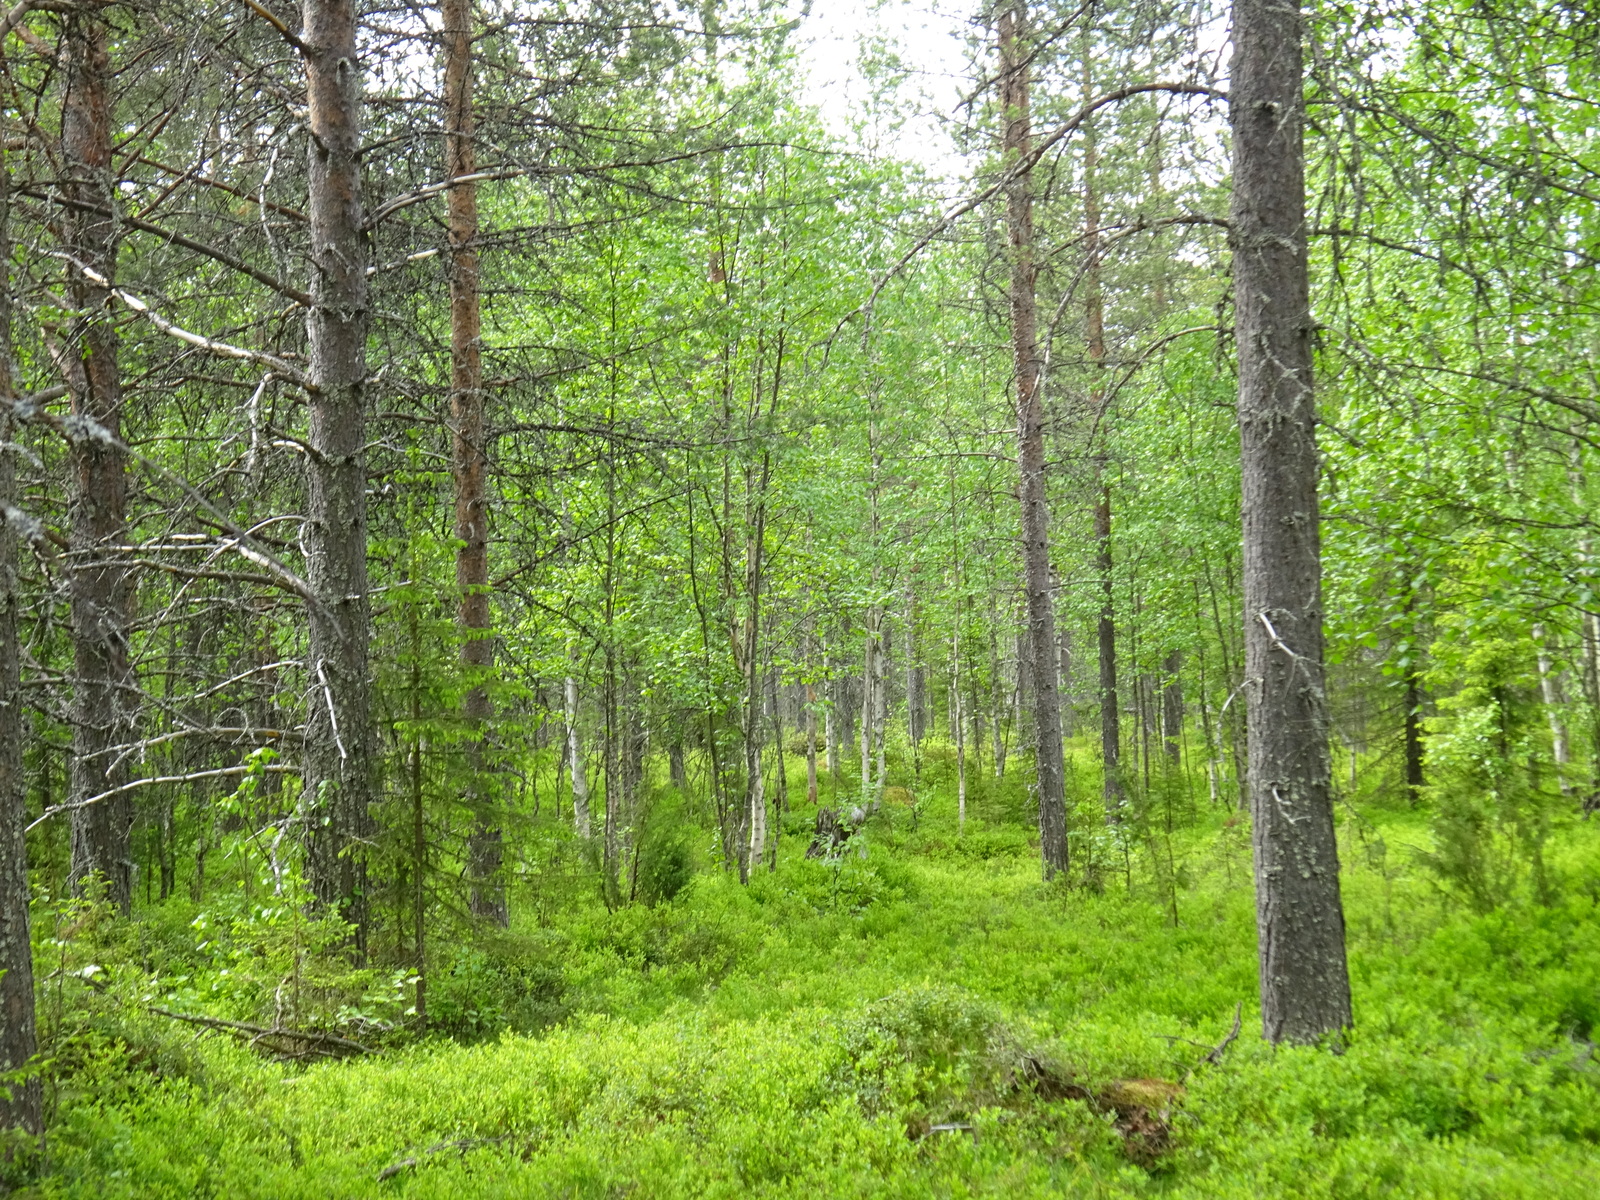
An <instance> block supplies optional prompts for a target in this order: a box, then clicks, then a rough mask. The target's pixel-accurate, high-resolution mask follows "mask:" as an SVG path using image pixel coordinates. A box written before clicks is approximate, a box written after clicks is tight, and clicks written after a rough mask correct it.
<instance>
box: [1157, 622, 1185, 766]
mask: <svg viewBox="0 0 1600 1200" xmlns="http://www.w3.org/2000/svg"><path fill="white" fill-rule="evenodd" d="M1162 668H1163V669H1164V670H1165V671H1166V673H1167V682H1166V683H1165V685H1163V687H1162V688H1161V736H1162V738H1163V740H1164V741H1165V742H1166V749H1167V763H1168V764H1169V765H1170V766H1172V767H1173V768H1176V767H1177V766H1178V765H1179V764H1180V763H1181V762H1182V761H1183V680H1182V678H1180V675H1179V672H1181V671H1182V670H1183V651H1181V650H1169V651H1168V652H1167V661H1166V662H1165V663H1163V664H1162Z"/></svg>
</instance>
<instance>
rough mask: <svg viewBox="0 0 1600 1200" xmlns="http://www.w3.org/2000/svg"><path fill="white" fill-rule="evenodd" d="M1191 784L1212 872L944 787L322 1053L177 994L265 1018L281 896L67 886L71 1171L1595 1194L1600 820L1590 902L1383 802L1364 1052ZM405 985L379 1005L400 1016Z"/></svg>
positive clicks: (363, 1181)
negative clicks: (1110, 880)
mask: <svg viewBox="0 0 1600 1200" xmlns="http://www.w3.org/2000/svg"><path fill="white" fill-rule="evenodd" d="M1085 757H1086V756H1085ZM1191 802H1195V803H1197V804H1198V806H1199V808H1200V809H1201V813H1202V815H1201V816H1200V818H1199V819H1198V820H1196V821H1193V822H1190V821H1188V820H1185V821H1184V822H1183V824H1184V826H1185V828H1184V829H1183V830H1182V831H1181V832H1179V833H1177V834H1175V835H1174V836H1173V837H1172V838H1171V840H1170V842H1168V843H1167V844H1166V845H1165V846H1164V847H1163V854H1162V858H1163V859H1165V860H1166V861H1168V862H1170V863H1171V864H1172V867H1173V869H1174V870H1175V872H1176V880H1177V882H1176V885H1174V884H1173V882H1172V881H1171V880H1170V879H1168V878H1166V877H1164V876H1162V875H1161V874H1160V873H1159V872H1157V871H1155V870H1153V869H1152V864H1153V863H1154V862H1155V861H1156V860H1155V859H1154V858H1152V857H1148V856H1143V855H1141V856H1139V857H1137V858H1134V859H1132V860H1130V861H1133V862H1134V864H1135V865H1134V867H1133V872H1132V875H1131V878H1129V879H1121V878H1119V879H1118V880H1117V882H1116V883H1115V884H1113V885H1111V886H1108V888H1107V889H1106V891H1105V892H1104V893H1103V894H1100V895H1095V894H1091V893H1085V892H1084V891H1082V890H1081V889H1070V888H1064V887H1059V886H1055V885H1046V884H1042V883H1041V882H1040V881H1039V875H1038V867H1037V848H1036V843H1037V839H1036V838H1034V839H1032V844H1030V837H1029V830H1028V828H1027V822H1026V820H1025V818H1024V816H1023V814H1022V811H1021V810H1022V808H1023V805H1022V802H1021V797H1020V796H1019V795H1018V794H1017V791H1016V789H1015V788H996V789H993V790H992V791H988V792H985V794H984V795H983V796H982V798H981V799H978V800H977V801H976V802H975V803H974V805H973V808H974V812H973V813H972V814H971V815H970V816H969V824H968V828H967V831H966V833H965V835H964V836H960V837H958V836H957V834H956V830H955V826H954V810H953V809H954V806H953V798H952V797H951V796H950V794H949V793H948V792H945V791H939V792H936V793H935V794H934V797H933V798H931V799H930V800H929V801H928V803H927V804H926V806H925V807H924V809H923V811H922V812H921V813H919V814H917V815H916V816H915V819H913V815H912V814H911V813H909V812H907V811H906V810H904V809H900V808H894V809H888V810H885V812H884V813H883V814H882V815H880V816H879V817H878V818H876V819H875V820H874V821H873V822H872V823H871V824H869V825H868V826H867V827H866V828H865V829H864V830H863V831H862V833H861V834H859V835H858V837H859V839H860V847H859V849H858V848H856V847H852V848H851V849H850V851H849V852H848V853H846V854H845V855H844V856H843V857H842V858H841V859H840V860H839V861H837V862H836V863H827V862H821V861H817V860H812V859H806V858H803V857H800V856H798V855H796V856H793V857H786V858H785V859H783V860H782V861H781V862H780V865H779V868H778V870H777V871H776V872H774V873H770V874H768V873H761V874H758V875H756V876H755V877H753V878H752V880H751V883H750V885H749V886H748V887H740V886H739V885H738V883H737V880H736V879H734V878H731V877H729V876H726V875H723V874H721V873H717V872H711V873H701V874H698V875H697V876H696V878H695V880H694V882H693V883H692V884H691V885H690V886H689V887H688V888H687V889H685V890H684V891H683V892H681V893H680V894H679V895H678V896H677V897H676V898H675V899H674V900H672V901H670V902H665V903H662V904H659V905H656V906H653V907H651V906H644V905H636V906H632V907H627V908H621V909H618V910H615V911H607V910H605V909H604V908H603V907H599V906H596V905H595V904H593V903H592V902H589V901H587V899H586V897H585V896H583V895H581V894H572V895H569V896H568V897H567V898H566V900H565V902H564V903H562V902H554V903H552V904H551V906H550V907H549V908H546V909H544V910H542V914H541V915H542V918H543V919H542V920H540V919H535V916H534V911H533V910H532V908H531V907H530V906H527V905H517V906H515V907H516V909H517V911H519V912H521V913H523V914H525V916H524V917H523V919H522V920H520V921H517V922H515V923H514V925H513V928H512V929H511V930H510V931H507V932H505V933H502V934H499V935H496V936H494V937H492V938H486V939H482V940H480V941H479V942H478V943H476V944H474V945H471V946H462V947H460V948H459V949H458V950H456V951H455V952H454V953H453V954H452V955H451V956H450V958H448V959H447V960H445V961H443V962H440V963H439V964H438V965H437V966H436V967H435V975H434V983H433V989H432V1011H433V1012H434V1013H435V1014H437V1026H436V1033H435V1034H434V1036H432V1037H430V1038H427V1039H424V1040H422V1041H420V1042H413V1041H412V1040H411V1039H410V1038H407V1037H400V1036H397V1035H392V1034H391V1035H383V1034H379V1035H377V1036H378V1040H379V1041H380V1042H382V1041H384V1040H389V1041H390V1045H389V1046H388V1048H386V1049H385V1050H384V1052H383V1053H382V1054H381V1055H378V1056H376V1057H370V1058H367V1057H363V1058H360V1059H359V1060H358V1061H349V1060H346V1061H342V1062H337V1063H326V1064H322V1065H313V1066H309V1067H303V1068H301V1067H283V1066H279V1065H275V1064H273V1063H270V1062H263V1061H262V1059H261V1057H260V1056H259V1055H256V1054H252V1053H251V1052H250V1051H249V1050H247V1049H245V1048H244V1047H243V1046H241V1045H240V1044H239V1043H237V1042H235V1041H233V1040H232V1039H229V1038H226V1037H219V1036H212V1037H207V1038H196V1037H195V1036H194V1034H195V1031H194V1030H193V1029H191V1028H188V1027H185V1026H182V1025H179V1024H177V1023H175V1022H173V1021H171V1020H169V1019H165V1018H162V1017H158V1016H150V1015H145V1012H144V1011H142V1010H144V1009H145V1008H146V1006H147V1005H149V1004H150V1003H151V1001H152V1000H158V1001H165V1002H166V1003H169V1004H174V1005H176V1006H178V1007H182V1008H184V1009H186V1010H188V1011H199V1010H200V1009H202V1008H203V1009H204V1010H206V1011H210V1012H230V1011H231V1012H239V1013H246V1012H248V1011H249V1009H248V1006H239V1001H240V998H241V997H242V996H243V995H244V994H245V993H246V992H247V991H248V989H249V986H250V985H249V984H245V983H241V982H240V980H239V977H240V976H241V975H243V976H246V977H249V976H258V977H259V976H260V975H261V974H262V973H263V972H262V969H261V962H260V960H261V958H262V957H268V958H270V957H271V956H273V955H274V954H278V953H281V952H282V950H281V946H282V942H281V941H280V940H279V939H280V937H281V936H282V934H281V931H280V930H278V929H276V928H275V927H274V925H273V916H272V913H271V910H270V908H267V909H265V910H264V909H263V907H262V905H261V904H260V901H259V900H256V901H250V900H246V899H245V898H244V896H243V894H242V892H240V891H238V890H234V891H233V892H232V893H231V894H230V893H228V892H223V891H219V894H218V895H217V896H216V897H215V898H214V900H213V901H212V902H211V903H208V904H207V905H205V906H204V907H201V906H197V905H194V904H191V903H176V902H173V903H169V904H168V905H166V906H164V907H161V908H157V909H154V910H152V911H151V912H149V913H148V914H147V916H146V917H145V918H144V919H143V920H141V921H139V922H137V923H135V924H134V925H133V926H129V925H126V924H124V923H121V922H117V921H114V920H109V919H104V918H103V917H102V918H100V919H96V918H95V917H94V916H92V915H91V916H89V917H87V918H85V917H84V916H82V915H79V916H76V917H75V918H69V920H70V921H71V922H72V926H73V927H72V928H71V929H70V931H68V932H66V933H65V935H64V936H62V937H61V938H60V940H59V941H58V940H56V939H55V938H54V937H52V936H50V935H51V934H55V933H59V932H61V929H59V928H52V929H49V930H46V931H45V932H46V937H45V940H44V941H43V942H42V943H41V949H40V953H41V958H40V961H41V964H43V965H44V967H45V968H46V972H53V971H56V970H57V969H58V968H60V969H63V974H62V975H60V976H57V977H56V979H55V981H54V982H52V983H50V984H49V985H48V988H47V990H46V992H45V993H44V1005H43V1009H42V1013H41V1016H42V1020H43V1022H44V1026H45V1029H46V1031H47V1034H48V1035H49V1036H51V1037H53V1038H55V1039H57V1040H56V1042H55V1044H56V1045H58V1046H59V1047H60V1048H61V1051H63V1052H66V1053H70V1054H74V1055H77V1056H79V1059H78V1061H77V1062H76V1063H74V1064H73V1066H74V1068H75V1069H74V1070H73V1071H71V1072H70V1073H66V1074H65V1075H64V1077H63V1078H62V1080H61V1082H60V1083H59V1085H57V1086H58V1087H59V1089H60V1090H59V1092H58V1093H57V1094H56V1095H55V1096H54V1097H53V1099H54V1102H55V1103H56V1104H58V1105H59V1106H60V1108H59V1112H60V1116H59V1118H58V1121H57V1122H56V1124H55V1125H54V1126H53V1131H52V1134H51V1143H50V1151H49V1152H50V1155H51V1157H52V1159H53V1160H54V1163H55V1171H54V1173H53V1174H52V1175H51V1177H50V1178H49V1180H48V1183H47V1185H46V1186H45V1187H44V1188H43V1194H45V1195H83V1196H117V1195H128V1196H156V1195H172V1196H187V1195H196V1194H200V1195H226V1196H300V1195H304V1196H327V1195H339V1196H344V1195H351V1196H355V1195H373V1196H379V1195H419V1196H420V1195H438V1196H455V1195H485V1196H492V1195H512V1194H515V1195H535V1196H542V1195H549V1196H560V1195H569V1196H584V1197H588V1196H595V1197H599V1196H612V1195H618V1194H626V1193H628V1192H629V1190H630V1189H636V1190H638V1191H641V1192H645V1193H648V1194H651V1195H660V1196H702V1195H704V1196H723V1195H727V1196H733V1195H747V1194H753V1195H774V1196H779V1195H784V1196H787V1195H799V1194H808V1193H809V1194H814V1195H829V1196H924V1195H935V1196H945V1195H953V1196H961V1195H994V1196H1001V1195H1004V1196H1033V1195H1040V1196H1044V1195H1060V1194H1067V1195H1075V1196H1076V1195H1084V1196H1148V1195H1174V1196H1239V1197H1245V1196H1259V1195H1282V1194H1288V1193H1290V1192H1293V1193H1295V1194H1300V1195H1305V1196H1308V1197H1322V1196H1329V1197H1353V1196H1388V1195H1417V1196H1482V1197H1496V1198H1499V1197H1514V1196H1527V1197H1556V1196H1570V1197H1582V1196H1587V1195H1590V1194H1592V1192H1593V1188H1594V1184H1595V1181H1596V1179H1597V1178H1600V1175H1597V1172H1600V1151H1597V1148H1596V1142H1597V1139H1600V1063H1596V1062H1595V1061H1594V1058H1593V1044H1592V1042H1591V1041H1590V1039H1591V1037H1592V1036H1593V1030H1594V1027H1595V1024H1596V1022H1597V1021H1600V994H1597V992H1596V988H1595V980H1596V977H1597V973H1600V927H1597V924H1596V921H1595V918H1594V911H1595V905H1596V903H1597V902H1600V842H1597V838H1600V834H1597V832H1596V830H1595V829H1594V828H1593V827H1591V826H1589V825H1585V824H1581V823H1579V824H1569V825H1568V826H1567V827H1566V828H1564V829H1563V830H1561V831H1560V832H1559V834H1558V835H1557V836H1556V838H1555V839H1554V841H1553V843H1552V848H1551V853H1550V867H1551V870H1552V872H1553V873H1554V875H1555V877H1556V878H1557V879H1559V881H1560V885H1559V886H1560V888H1561V890H1562V894H1563V896H1564V897H1565V898H1564V899H1563V900H1562V902H1560V903H1559V904H1555V905H1549V906H1540V905H1538V904H1535V903H1533V902H1532V901H1531V899H1530V898H1527V897H1523V898H1520V899H1518V900H1516V901H1514V902H1511V903H1508V904H1506V905H1504V906H1502V907H1500V908H1497V909H1496V910H1495V911H1494V912H1491V913H1488V914H1484V915H1477V914H1473V913H1471V912H1469V911H1465V910H1464V909H1463V907H1462V906H1461V905H1460V904H1458V903H1456V902H1455V901H1454V900H1453V899H1452V898H1451V897H1450V896H1449V895H1448V894H1446V893H1443V892H1442V891H1441V890H1440V888H1439V887H1438V885H1437V881H1436V880H1435V878H1434V877H1433V876H1431V875H1430V874H1429V873H1428V872H1427V871H1426V870H1425V869H1424V868H1423V867H1422V866H1421V863H1420V862H1419V854H1420V853H1421V851H1422V850H1424V849H1425V848H1426V847H1427V845H1428V832H1427V829H1426V826H1425V823H1424V822H1422V821H1421V820H1419V818H1418V817H1417V816H1416V815H1415V814H1413V813H1412V812H1410V811H1409V810H1406V809H1403V808H1396V807H1393V806H1388V807H1381V806H1380V807H1366V808H1364V809H1363V810H1362V812H1361V813H1360V814H1359V815H1357V814H1356V813H1355V812H1352V811H1347V812H1346V814H1345V815H1344V817H1343V818H1342V820H1341V822H1340V839H1341V849H1342V852H1343V861H1344V864H1345V876H1344V878H1345V897H1346V904H1347V907H1348V912H1349V917H1350V954H1351V967H1352V973H1353V976H1354V979H1355V989H1356V1027H1355V1030H1354V1032H1353V1033H1352V1034H1351V1036H1350V1042H1349V1046H1348V1048H1347V1050H1346V1051H1345V1053H1344V1054H1343V1055H1338V1056H1331V1055H1328V1054H1327V1053H1326V1052H1324V1051H1320V1050H1315V1049H1280V1050H1276V1051H1274V1050H1272V1049H1270V1048H1268V1047H1266V1046H1265V1045H1264V1044H1262V1043H1261V1042H1259V1041H1258V1040H1257V1039H1256V1038H1255V1037H1253V1036H1252V1035H1251V1025H1252V1016H1253V1014H1252V1005H1253V999H1252V998H1253V996H1254V992H1255V986H1256V985H1255V970H1256V965H1255V955H1254V946H1253V942H1254V934H1253V925H1252V915H1251V909H1250V900H1249V891H1248V889H1247V888H1246V887H1245V886H1243V885H1244V883H1245V881H1246V880H1247V879H1248V876H1249V871H1250V855H1249V847H1248V844H1247V841H1246V839H1245V835H1244V833H1243V831H1242V830H1241V828H1240V825H1239V822H1238V821H1237V819H1236V818H1233V817H1225V816H1224V815H1223V814H1222V813H1220V812H1216V811H1215V810H1211V811H1210V812H1207V811H1206V806H1205V801H1204V798H1203V797H1194V798H1193V800H1192V801H1191V798H1190V797H1189V796H1188V795H1186V794H1185V795H1183V797H1182V799H1181V800H1179V803H1180V805H1184V806H1186V805H1188V804H1189V803H1191ZM1086 805H1087V801H1086ZM808 816H809V812H808V811H807V810H805V809H804V808H801V809H799V810H798V811H796V812H795V813H794V814H793V819H792V822H791V827H790V829H788V830H787V831H786V834H787V835H788V836H791V837H794V838H796V839H803V838H804V837H805V829H806V827H807V826H808V825H809V822H808V820H807V818H808ZM1168 855H1170V858H1167V856H1168ZM100 963H112V964H114V965H113V966H111V967H110V968H109V969H108V971H107V972H106V974H103V975H102V974H98V973H93V972H91V973H89V974H87V975H86V973H85V972H86V968H88V967H89V966H90V964H100ZM63 980H64V981H65V982H63ZM388 983H389V980H387V979H386V978H380V979H375V980H373V981H372V984H373V990H372V992H371V993H370V996H369V999H368V1004H369V1005H370V1006H371V1008H370V1016H371V1017H372V1018H373V1019H379V1018H383V1017H388V1018H390V1019H393V1018H394V1017H396V1016H397V1015H398V1014H397V1012H396V1011H395V1009H394V1008H385V1000H386V999H387V998H389V997H392V995H393V993H392V992H390V991H388V990H387V985H388ZM257 986H259V984H258V985H257ZM230 1000H231V1002H232V1005H233V1007H230ZM401 1003H403V1000H402V1001H401ZM1238 1004H1242V1005H1243V1006H1244V1019H1243V1032H1242V1033H1241V1035H1240V1037H1239V1039H1238V1040H1237V1041H1235V1042H1233V1043H1232V1044H1230V1045H1228V1046H1227V1047H1226V1048H1225V1049H1224V1050H1223V1051H1222V1052H1221V1053H1220V1054H1218V1055H1217V1058H1218V1061H1217V1062H1216V1063H1215V1064H1211V1063H1208V1062H1206V1061H1205V1059H1206V1057H1207V1053H1208V1051H1209V1050H1211V1049H1212V1048H1213V1047H1215V1046H1217V1045H1218V1044H1220V1043H1222V1042H1223V1041H1224V1039H1225V1038H1226V1036H1227V1034H1228V1032H1229V1029H1230V1026H1231V1023H1232V1018H1233V1015H1234V1011H1235V1006H1236V1005H1238ZM350 1025H351V1023H350V1022H349V1021H348V1020H347V1023H346V1028H349V1027H350ZM1150 1080H1158V1081H1165V1083H1166V1087H1170V1086H1171V1085H1174V1084H1180V1083H1181V1088H1182V1091H1181V1093H1180V1092H1178V1091H1177V1090H1176V1089H1173V1090H1172V1092H1171V1093H1169V1092H1168V1091H1167V1090H1165V1088H1152V1087H1150V1085H1149V1084H1142V1083H1141V1082H1140V1081H1150ZM1129 1081H1134V1082H1129ZM1067 1086H1076V1087H1080V1088H1082V1089H1084V1090H1085V1091H1086V1092H1088V1093H1090V1094H1091V1095H1092V1096H1093V1097H1094V1098H1093V1099H1087V1098H1083V1097H1082V1096H1081V1095H1080V1097H1079V1098H1066V1097H1063V1096H1062V1095H1061V1091H1062V1090H1064V1088H1065V1087H1067ZM1141 1086H1143V1087H1145V1088H1146V1091H1143V1092H1141V1091H1140V1087H1141ZM1170 1096H1176V1097H1177V1098H1176V1099H1170V1098H1169V1097H1170ZM1116 1102H1121V1103H1124V1105H1142V1106H1148V1107H1125V1109H1124V1111H1123V1112H1122V1113H1120V1114H1119V1112H1118V1111H1117V1109H1116V1108H1114V1107H1112V1105H1113V1104H1114V1103H1116ZM936 1125H958V1126H962V1127H967V1126H970V1132H968V1131H967V1129H966V1128H960V1129H954V1130H951V1131H949V1132H930V1130H931V1129H932V1128H933V1127H934V1126H936ZM391 1167H401V1168H402V1169H400V1170H397V1171H395V1172H394V1173H393V1174H392V1176H391V1177H390V1178H388V1179H387V1180H385V1181H383V1182H380V1181H379V1175H380V1173H382V1172H384V1171H386V1170H387V1169H388V1168H391Z"/></svg>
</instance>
